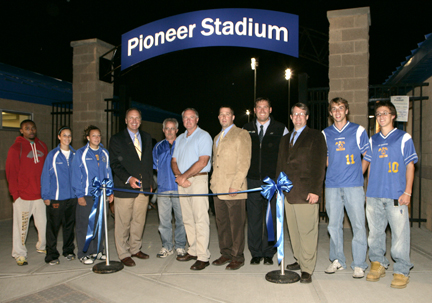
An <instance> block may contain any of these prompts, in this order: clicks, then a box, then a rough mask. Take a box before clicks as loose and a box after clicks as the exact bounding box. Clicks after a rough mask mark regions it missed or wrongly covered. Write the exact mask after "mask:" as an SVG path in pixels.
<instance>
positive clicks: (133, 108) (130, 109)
mask: <svg viewBox="0 0 432 303" xmlns="http://www.w3.org/2000/svg"><path fill="white" fill-rule="evenodd" d="M133 110H136V111H137V112H138V113H139V115H140V117H141V118H142V114H141V111H140V110H139V109H138V108H136V107H131V108H129V109H128V110H127V111H126V114H125V117H127V115H128V114H129V112H131V111H133Z"/></svg>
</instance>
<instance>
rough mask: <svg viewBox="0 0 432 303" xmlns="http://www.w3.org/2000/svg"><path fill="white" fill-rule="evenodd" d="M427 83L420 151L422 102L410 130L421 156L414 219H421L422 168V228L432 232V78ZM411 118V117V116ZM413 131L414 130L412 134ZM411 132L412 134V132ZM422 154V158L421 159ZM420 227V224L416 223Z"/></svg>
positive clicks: (415, 190) (416, 181)
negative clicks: (424, 221) (424, 220)
mask: <svg viewBox="0 0 432 303" xmlns="http://www.w3.org/2000/svg"><path fill="white" fill-rule="evenodd" d="M425 82H428V83H429V86H425V87H423V91H422V94H423V96H428V97H429V100H424V101H423V105H422V110H421V113H422V116H423V119H422V126H421V128H422V148H421V150H420V102H419V101H415V102H414V105H413V108H414V116H415V117H414V121H413V127H410V129H409V130H408V132H409V133H411V135H412V137H413V141H414V145H415V148H416V151H417V154H418V155H419V162H418V163H417V164H416V166H415V168H416V171H415V177H414V187H413V193H414V194H413V201H412V203H413V209H412V210H413V215H414V216H413V217H414V218H418V217H419V196H420V195H419V190H420V189H419V184H420V182H419V181H420V167H421V169H422V172H421V218H423V219H426V220H427V221H426V223H422V224H421V226H425V227H426V228H427V229H429V230H432V200H431V199H430V197H431V196H432V132H431V131H430V130H431V129H432V120H431V119H430V117H432V103H431V102H432V87H431V85H432V77H430V78H429V79H427V80H426V81H425ZM419 90H420V88H416V89H415V91H414V92H411V93H412V94H410V95H415V96H419V95H420V91H419ZM410 117H411V115H410ZM412 129H413V130H414V131H413V132H412ZM410 130H411V132H410ZM420 154H421V157H420ZM414 225H415V226H418V223H414Z"/></svg>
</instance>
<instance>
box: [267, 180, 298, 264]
mask: <svg viewBox="0 0 432 303" xmlns="http://www.w3.org/2000/svg"><path fill="white" fill-rule="evenodd" d="M264 183H267V184H268V185H262V186H261V188H262V191H261V195H262V196H263V197H264V198H266V199H267V200H268V204H267V213H266V224H267V232H268V241H274V240H275V237H274V227H273V217H272V213H271V207H270V201H271V199H272V197H273V195H274V193H275V192H276V191H277V199H276V232H277V242H276V244H275V245H274V246H275V247H276V248H277V253H278V263H279V264H280V262H281V261H282V259H283V258H284V250H283V248H284V240H283V239H284V236H283V218H284V198H283V197H284V195H283V192H284V191H286V192H290V191H291V189H292V187H293V185H292V182H291V180H290V179H288V176H287V175H286V174H285V173H284V172H281V173H280V174H279V177H278V179H277V183H275V182H274V181H273V180H272V179H270V178H269V177H266V178H265V179H264Z"/></svg>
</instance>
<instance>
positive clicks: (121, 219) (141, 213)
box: [114, 194, 149, 260]
mask: <svg viewBox="0 0 432 303" xmlns="http://www.w3.org/2000/svg"><path fill="white" fill-rule="evenodd" d="M114 200H115V201H114V213H115V228H114V231H115V232H114V234H115V242H116V248H117V254H118V256H119V258H120V260H122V259H124V258H127V257H130V256H131V255H134V254H136V253H138V252H139V251H140V250H141V246H142V236H143V232H144V224H145V220H146V216H147V209H148V202H149V197H148V196H145V195H144V194H139V195H138V196H137V197H136V198H118V197H116V198H115V199H114Z"/></svg>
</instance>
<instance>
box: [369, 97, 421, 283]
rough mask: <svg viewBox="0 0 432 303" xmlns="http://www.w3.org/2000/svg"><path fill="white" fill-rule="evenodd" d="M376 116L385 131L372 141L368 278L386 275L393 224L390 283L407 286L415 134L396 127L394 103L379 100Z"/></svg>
mask: <svg viewBox="0 0 432 303" xmlns="http://www.w3.org/2000/svg"><path fill="white" fill-rule="evenodd" d="M375 116H376V119H377V122H378V124H379V126H380V129H381V130H380V132H379V133H377V134H375V135H373V136H372V138H371V140H370V146H371V151H372V160H370V168H369V183H368V189H367V192H366V197H367V205H366V216H367V220H368V226H369V238H368V244H369V259H370V261H371V270H370V272H369V273H368V274H367V276H366V280H367V281H371V282H376V281H379V279H380V278H381V277H384V276H385V271H386V269H387V267H388V266H389V264H390V263H389V260H388V259H387V258H386V257H385V253H386V227H387V225H388V224H390V229H391V237H392V244H391V257H392V259H393V260H394V261H395V263H394V265H393V272H394V274H393V281H392V283H391V285H390V286H391V287H393V288H405V287H406V286H407V284H408V282H409V272H410V269H411V267H412V266H413V265H412V264H411V262H410V226H409V216H408V205H409V204H410V201H411V193H412V185H413V181H414V164H415V163H417V161H418V157H417V153H416V151H415V148H414V143H413V141H412V139H411V136H410V135H409V134H407V133H406V132H404V131H402V130H400V129H397V128H395V127H394V126H393V121H394V120H395V119H396V117H397V113H396V109H395V107H394V105H393V103H391V102H390V101H380V102H377V103H376V105H375Z"/></svg>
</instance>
